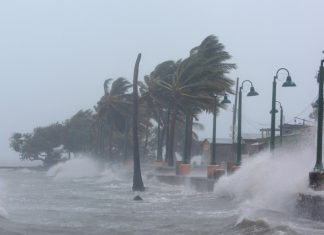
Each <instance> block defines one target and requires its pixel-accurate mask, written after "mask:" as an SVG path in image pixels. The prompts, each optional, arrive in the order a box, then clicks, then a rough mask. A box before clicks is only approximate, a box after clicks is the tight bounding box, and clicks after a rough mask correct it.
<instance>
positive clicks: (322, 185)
mask: <svg viewBox="0 0 324 235" xmlns="http://www.w3.org/2000/svg"><path fill="white" fill-rule="evenodd" d="M309 185H310V187H311V188H312V189H314V190H316V191H322V190H324V172H314V171H312V172H309Z"/></svg>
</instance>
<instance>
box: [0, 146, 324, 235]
mask: <svg viewBox="0 0 324 235" xmlns="http://www.w3.org/2000/svg"><path fill="white" fill-rule="evenodd" d="M312 141H313V140H312ZM312 141H310V142H311V143H313V142H312ZM302 143H303V144H296V145H294V146H291V147H290V148H289V149H279V148H278V149H277V150H276V152H275V154H273V155H272V154H270V153H269V152H268V151H264V152H261V153H259V154H257V155H256V156H254V157H250V158H246V159H244V161H243V163H242V167H241V168H240V169H239V170H238V171H236V172H235V173H234V174H232V175H230V176H223V177H222V178H220V179H219V181H218V182H217V183H216V184H215V189H214V192H212V193H199V192H195V191H194V190H193V189H191V188H190V187H189V186H188V185H184V186H173V185H167V184H164V183H160V182H159V181H158V180H157V179H155V178H154V177H153V178H147V177H146V176H147V174H148V173H149V172H152V170H153V169H152V167H153V166H149V165H145V164H143V168H142V169H143V172H142V173H143V180H144V184H145V187H146V191H145V192H142V193H140V195H141V197H142V198H143V199H144V201H141V202H135V201H133V200H132V199H133V197H134V196H135V195H138V193H136V192H132V191H131V187H132V167H126V166H125V165H118V164H103V163H102V162H100V161H97V160H94V159H93V158H91V157H89V156H87V155H84V156H82V157H79V158H73V159H71V160H68V161H66V162H62V163H59V164H57V165H55V166H53V167H52V168H50V169H49V170H47V171H45V172H44V171H34V170H31V169H19V170H12V169H2V170H0V234H10V233H14V234H26V231H27V232H28V233H29V234H36V235H37V234H41V235H44V234H98V235H99V234H100V235H101V234H138V235H142V234H186V235H188V234H192V235H193V234H233V235H234V234H244V235H250V234H260V235H261V234H269V235H270V234H285V235H286V234H292V235H295V234H301V235H303V234H315V235H316V234H323V231H324V224H323V223H320V222H316V221H310V220H305V219H302V218H297V217H296V216H295V214H294V205H295V202H296V199H297V196H298V194H299V193H301V192H306V191H307V192H308V191H309V189H308V173H309V171H310V170H312V168H313V166H314V163H315V162H314V161H315V151H314V149H315V148H314V146H313V144H309V141H307V142H305V141H303V142H302ZM196 160H197V159H196ZM198 160H199V159H198ZM9 232H10V233H9Z"/></svg>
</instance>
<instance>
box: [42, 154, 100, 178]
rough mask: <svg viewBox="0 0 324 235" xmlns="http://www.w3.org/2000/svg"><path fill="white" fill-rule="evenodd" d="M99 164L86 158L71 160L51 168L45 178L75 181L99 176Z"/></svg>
mask: <svg viewBox="0 0 324 235" xmlns="http://www.w3.org/2000/svg"><path fill="white" fill-rule="evenodd" d="M102 170H103V169H102V167H101V166H100V164H99V162H96V161H95V160H92V159H90V158H87V157H79V158H73V159H71V160H68V161H66V162H61V163H58V164H56V165H55V166H53V167H51V168H50V169H49V170H48V171H47V176H51V177H54V178H55V179H76V178H87V177H94V176H99V175H100V174H101V172H102Z"/></svg>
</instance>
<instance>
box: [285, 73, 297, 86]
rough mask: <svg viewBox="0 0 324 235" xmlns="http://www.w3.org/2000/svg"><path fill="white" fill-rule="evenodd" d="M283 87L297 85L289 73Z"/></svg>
mask: <svg viewBox="0 0 324 235" xmlns="http://www.w3.org/2000/svg"><path fill="white" fill-rule="evenodd" d="M282 86H283V87H295V86H296V84H295V83H294V82H293V81H292V80H291V77H290V76H289V75H288V76H287V79H286V81H285V82H284V83H283V84H282Z"/></svg>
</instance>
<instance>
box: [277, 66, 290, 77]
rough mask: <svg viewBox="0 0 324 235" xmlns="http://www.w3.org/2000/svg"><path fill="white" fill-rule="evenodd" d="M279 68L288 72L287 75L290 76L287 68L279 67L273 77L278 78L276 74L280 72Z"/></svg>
mask: <svg viewBox="0 0 324 235" xmlns="http://www.w3.org/2000/svg"><path fill="white" fill-rule="evenodd" d="M281 70H285V71H286V72H287V73H288V76H290V74H289V71H288V69H286V68H280V69H278V70H277V72H276V76H275V79H278V74H279V72H280V71H281Z"/></svg>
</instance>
